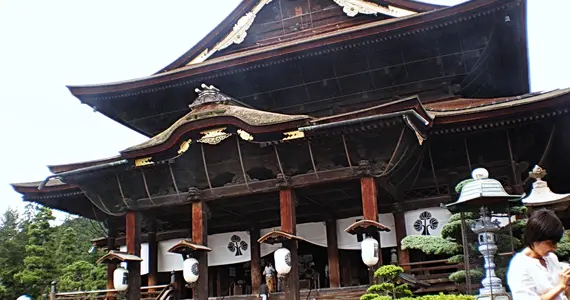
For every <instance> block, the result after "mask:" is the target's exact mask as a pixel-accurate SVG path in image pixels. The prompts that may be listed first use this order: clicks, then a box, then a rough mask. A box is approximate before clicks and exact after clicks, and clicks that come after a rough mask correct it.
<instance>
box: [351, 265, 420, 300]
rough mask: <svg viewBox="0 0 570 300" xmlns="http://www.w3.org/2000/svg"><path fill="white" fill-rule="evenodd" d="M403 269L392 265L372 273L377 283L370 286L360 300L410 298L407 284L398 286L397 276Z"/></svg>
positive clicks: (410, 294) (410, 293)
mask: <svg viewBox="0 0 570 300" xmlns="http://www.w3.org/2000/svg"><path fill="white" fill-rule="evenodd" d="M403 272H404V269H402V268H401V267H398V266H394V265H385V266H382V267H380V268H379V269H378V270H376V271H375V272H374V278H376V279H377V280H378V281H379V282H378V283H377V284H373V285H371V286H370V287H369V288H368V290H367V291H366V294H364V295H362V297H360V299H361V300H391V299H399V298H404V297H411V296H412V291H411V290H410V288H409V287H408V285H407V284H405V283H403V284H399V282H398V280H397V279H398V276H399V275H400V274H402V273H403Z"/></svg>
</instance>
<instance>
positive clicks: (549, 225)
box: [524, 209, 564, 249]
mask: <svg viewBox="0 0 570 300" xmlns="http://www.w3.org/2000/svg"><path fill="white" fill-rule="evenodd" d="M563 235H564V226H562V222H560V219H558V217H557V216H556V215H555V214H554V213H553V212H552V211H550V210H547V209H540V210H537V211H535V212H533V213H532V215H531V216H530V218H528V221H527V222H526V226H525V228H524V245H525V246H527V247H529V248H531V249H532V248H533V247H534V243H535V242H544V241H552V242H554V243H558V242H560V240H561V239H562V236H563Z"/></svg>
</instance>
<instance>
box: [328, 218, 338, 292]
mask: <svg viewBox="0 0 570 300" xmlns="http://www.w3.org/2000/svg"><path fill="white" fill-rule="evenodd" d="M326 226H327V254H328V259H329V282H330V287H331V288H338V287H340V266H339V262H338V242H337V232H336V231H337V227H336V220H335V219H328V220H327V221H326Z"/></svg>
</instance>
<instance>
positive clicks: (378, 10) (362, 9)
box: [334, 0, 416, 18]
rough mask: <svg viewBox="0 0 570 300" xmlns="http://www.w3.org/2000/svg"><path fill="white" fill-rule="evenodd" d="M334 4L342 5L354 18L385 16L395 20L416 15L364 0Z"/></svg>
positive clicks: (335, 0) (337, 1) (412, 12)
mask: <svg viewBox="0 0 570 300" xmlns="http://www.w3.org/2000/svg"><path fill="white" fill-rule="evenodd" d="M334 2H336V3H337V4H338V5H340V6H341V7H342V8H343V9H342V11H343V12H344V13H345V14H346V15H347V16H349V17H354V16H356V15H357V14H359V13H360V14H367V15H377V14H383V15H387V16H390V17H395V18H399V17H405V16H409V15H413V14H416V12H414V11H410V10H406V9H403V8H398V7H394V6H391V5H388V6H381V5H378V4H376V3H372V2H368V1H364V0H334Z"/></svg>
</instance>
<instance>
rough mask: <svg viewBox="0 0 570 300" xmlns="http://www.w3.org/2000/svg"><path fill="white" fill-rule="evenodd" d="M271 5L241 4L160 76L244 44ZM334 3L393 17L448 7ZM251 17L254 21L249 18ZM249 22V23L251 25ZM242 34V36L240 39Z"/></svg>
mask: <svg viewBox="0 0 570 300" xmlns="http://www.w3.org/2000/svg"><path fill="white" fill-rule="evenodd" d="M271 1H279V0H243V1H241V3H240V4H239V5H238V6H237V7H236V8H235V9H234V10H233V11H232V12H231V13H230V14H229V15H228V16H227V17H226V18H225V19H224V20H223V21H222V22H221V23H220V24H218V26H216V28H214V29H213V30H212V31H210V33H208V34H207V35H206V36H205V37H204V38H203V39H202V40H200V42H198V43H197V44H196V45H195V46H194V47H192V48H191V49H190V50H188V51H187V52H186V53H184V54H183V55H182V56H180V57H179V58H178V59H176V60H175V61H173V62H172V63H170V64H169V65H168V66H166V67H164V68H162V69H161V70H160V71H158V72H157V73H156V74H158V73H163V72H167V71H172V70H174V69H178V68H181V67H183V66H186V65H188V64H189V63H191V62H192V60H194V59H196V58H197V57H199V56H200V55H201V54H204V53H205V52H207V51H209V50H210V51H211V49H212V48H215V47H216V45H218V44H224V45H226V47H227V43H228V38H229V42H230V44H231V43H232V41H231V39H232V38H234V39H235V40H239V39H241V41H243V38H244V37H245V35H244V34H247V29H249V27H250V26H251V23H253V22H255V16H256V14H257V13H259V11H260V10H261V9H263V7H264V6H265V5H266V4H268V3H269V2H271ZM334 2H336V3H337V4H338V5H340V6H342V7H344V8H345V9H347V8H348V9H351V8H353V7H355V6H356V7H361V9H362V10H363V11H364V10H366V9H368V10H372V11H374V10H377V13H382V12H384V13H390V8H396V9H397V8H399V9H402V10H407V11H410V12H413V13H421V12H426V11H431V10H435V9H439V8H443V7H444V6H441V5H434V4H428V3H422V2H417V1H413V0H382V1H379V0H334ZM382 8H385V9H386V11H384V10H382ZM248 14H249V16H251V17H252V18H247V17H248ZM245 20H247V22H246V21H245ZM240 21H241V22H240ZM249 22H251V23H249ZM248 23H249V24H248ZM242 28H243V29H242ZM240 34H241V35H242V36H239V35H240ZM224 40H226V41H225V43H222V42H223V41H224Z"/></svg>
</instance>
